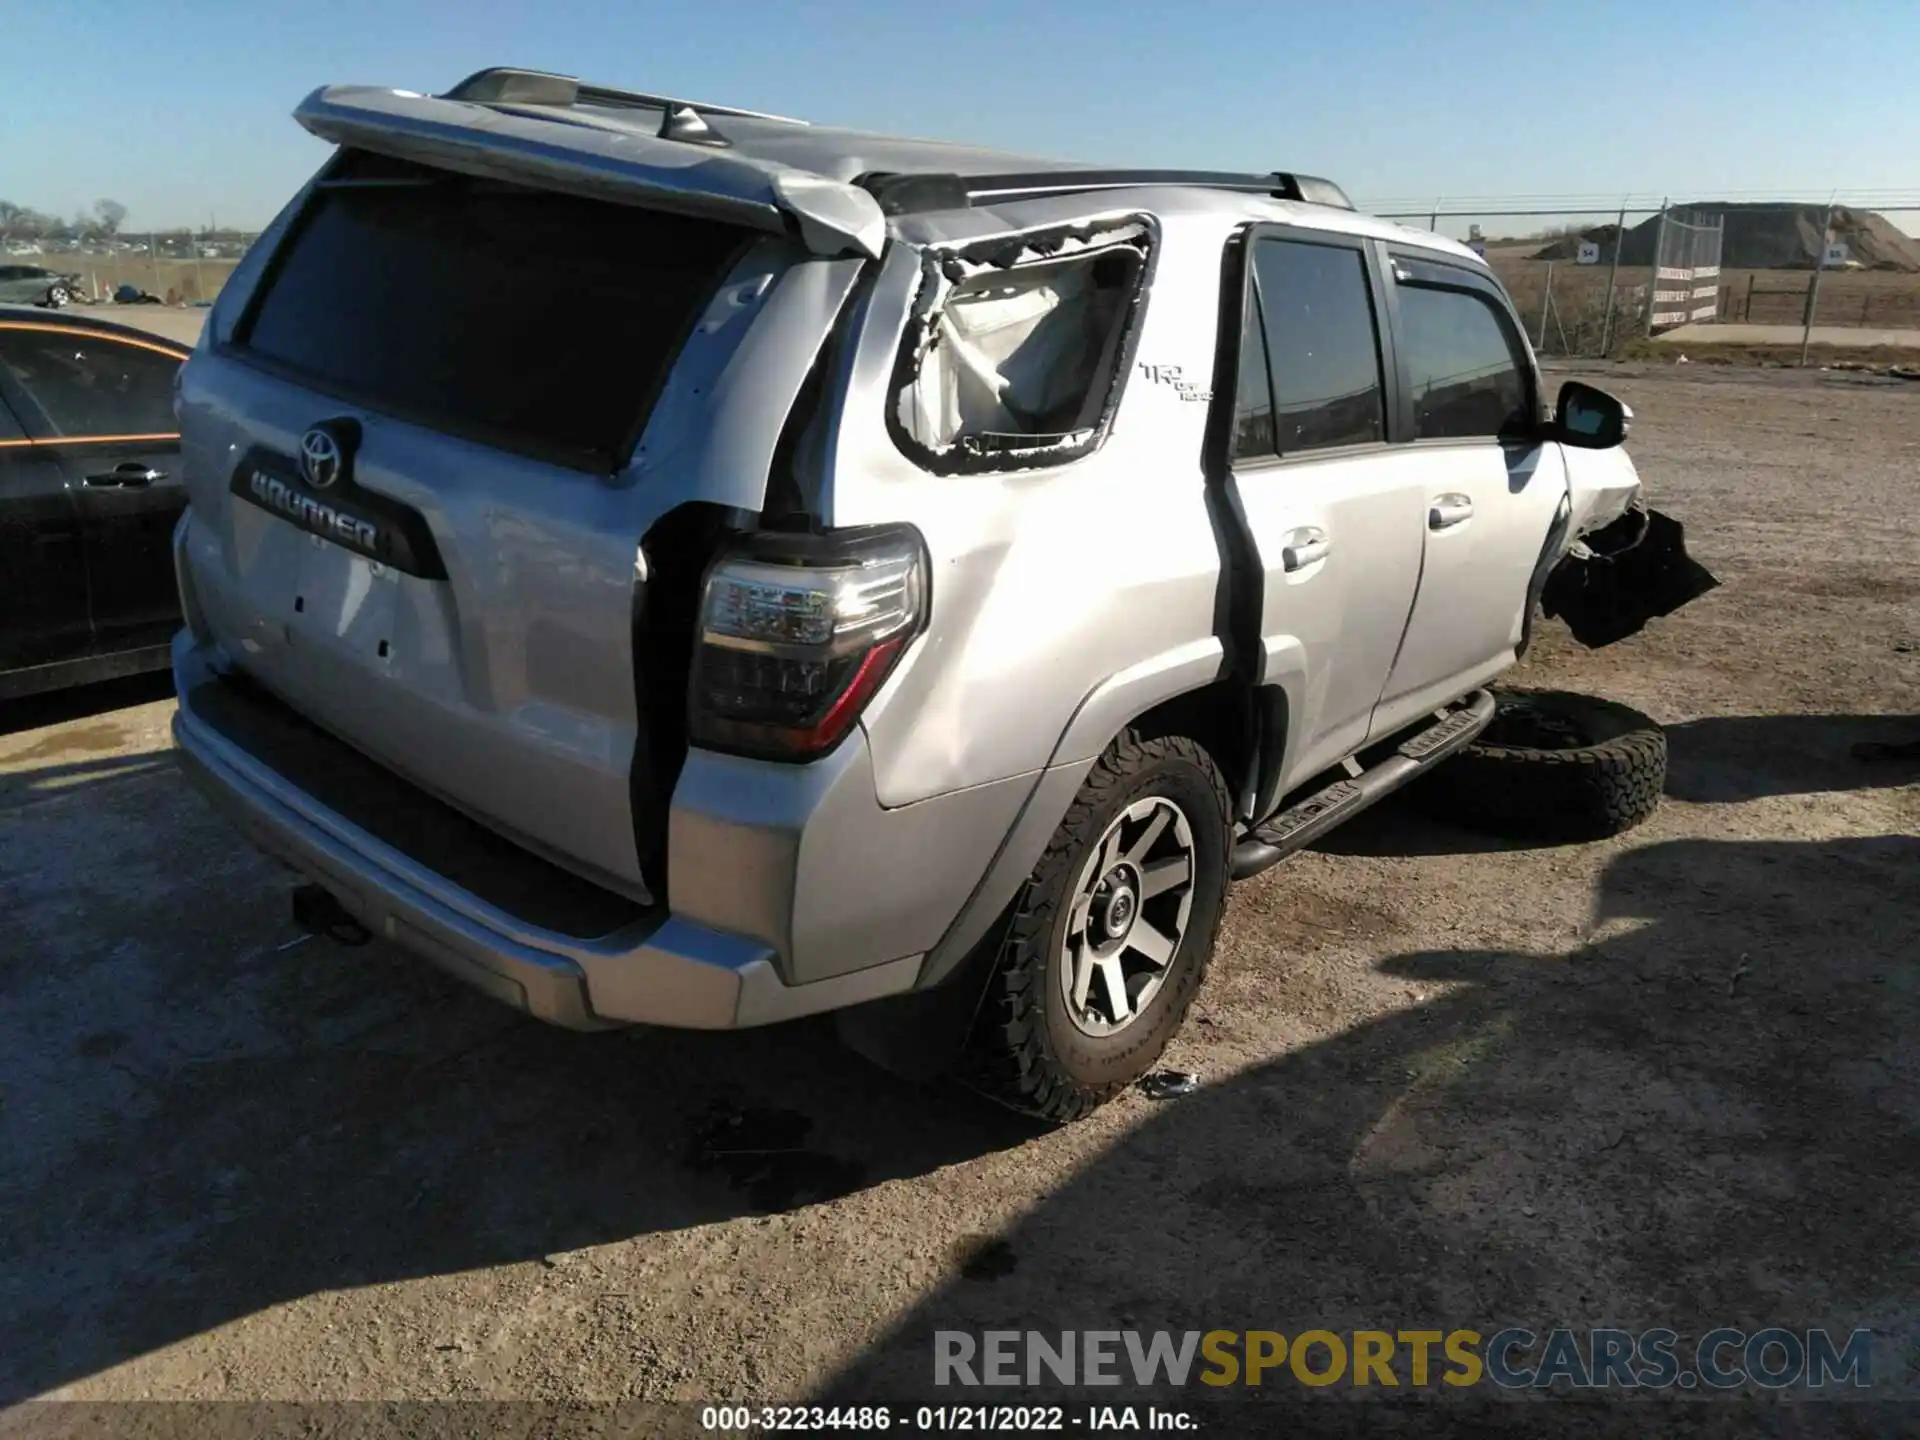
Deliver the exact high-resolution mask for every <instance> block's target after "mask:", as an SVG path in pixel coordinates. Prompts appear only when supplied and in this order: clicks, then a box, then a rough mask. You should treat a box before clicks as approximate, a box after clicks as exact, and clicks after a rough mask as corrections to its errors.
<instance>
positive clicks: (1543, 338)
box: [1533, 241, 1579, 354]
mask: <svg viewBox="0 0 1920 1440" xmlns="http://www.w3.org/2000/svg"><path fill="white" fill-rule="evenodd" d="M1575 243H1576V244H1577V243H1579V242H1577V241H1576V242H1575ZM1552 309H1553V261H1551V260H1549V261H1547V293H1546V294H1545V295H1544V296H1543V297H1542V298H1541V300H1540V343H1539V344H1538V345H1536V346H1534V347H1533V349H1534V353H1535V354H1540V353H1542V352H1544V351H1545V350H1546V348H1547V315H1548V314H1549V313H1550V312H1551V311H1552Z"/></svg>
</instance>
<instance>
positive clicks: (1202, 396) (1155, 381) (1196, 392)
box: [1140, 361, 1213, 401]
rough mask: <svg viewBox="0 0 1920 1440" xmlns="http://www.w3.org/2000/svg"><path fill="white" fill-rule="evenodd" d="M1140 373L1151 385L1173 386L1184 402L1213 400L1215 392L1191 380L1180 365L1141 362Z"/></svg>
mask: <svg viewBox="0 0 1920 1440" xmlns="http://www.w3.org/2000/svg"><path fill="white" fill-rule="evenodd" d="M1140 373H1141V374H1142V375H1144V376H1145V377H1146V379H1147V383H1148V384H1149V385H1171V386H1172V387H1173V388H1174V391H1175V393H1176V394H1178V395H1179V397H1180V398H1181V399H1182V400H1202V401H1205V400H1211V399H1212V398H1213V391H1212V390H1210V389H1208V388H1207V387H1206V386H1205V385H1202V384H1200V383H1199V382H1198V381H1195V380H1189V379H1187V378H1186V375H1185V374H1184V373H1183V372H1182V371H1181V368H1180V367H1179V366H1178V365H1149V364H1147V363H1146V362H1145V361H1142V362H1140Z"/></svg>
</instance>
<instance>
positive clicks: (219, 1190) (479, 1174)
mask: <svg viewBox="0 0 1920 1440" xmlns="http://www.w3.org/2000/svg"><path fill="white" fill-rule="evenodd" d="M183 857H184V858H183ZM290 886H291V881H290V880H289V879H287V878H285V877H284V876H283V874H282V872H280V871H278V870H277V869H276V868H275V867H273V866H272V865H271V864H270V863H269V862H267V861H265V860H263V859H261V858H260V857H259V856H257V855H255V854H254V853H253V852H252V851H250V850H249V849H247V848H246V846H245V845H244V843H243V842H241V841H239V840H238V838H237V837H236V836H235V835H234V834H233V833H232V831H231V830H230V829H229V828H228V827H227V826H226V824H225V823H224V822H223V821H222V820H221V819H220V818H219V817H218V816H217V815H216V814H215V813H214V812H213V811H212V809H211V808H210V807H209V806H207V805H206V804H205V803H204V802H202V801H201V800H200V799H199V797H198V796H197V795H195V794H193V793H192V792H191V791H190V790H189V789H188V787H187V786H186V785H185V784H184V782H183V781H182V779H181V778H180V777H179V776H178V775H177V774H176V773H172V772H171V767H163V768H156V769H154V770H152V771H150V772H149V773H146V774H142V775H138V776H135V777H133V778H130V779H127V780H126V781H124V782H116V783H115V784H112V785H98V784H88V783H86V782H85V781H79V782H76V784H75V786H74V788H69V789H66V790H60V791H53V792H49V793H47V794H46V795H45V797H44V798H41V799H37V800H35V801H33V802H31V803H30V804H28V805H24V806H21V807H18V808H17V809H16V810H15V811H13V812H12V813H10V814H7V815H0V1154H4V1155H5V1156H6V1160H5V1163H4V1164H0V1404H6V1403H12V1402H15V1401H19V1400H23V1399H26V1398H29V1397H32V1396H35V1395H39V1394H42V1393H44V1392H46V1391H47V1390H49V1389H50V1388H53V1387H57V1386H60V1385H62V1384H64V1383H67V1382H71V1381H74V1380H78V1379H81V1378H84V1377H86V1376H89V1375H93V1374H96V1373H97V1372H99V1371H101V1370H102V1369H104V1368H106V1367H110V1366H112V1365H115V1364H116V1363H119V1362H121V1361H124V1360H127V1359H129V1358H131V1357H133V1356H137V1355H140V1354H143V1353H146V1352H148V1351H151V1350H153V1349H155V1348H156V1347H160V1346H165V1345H168V1344H170V1343H172V1342H175V1341H179V1340H181V1339H183V1338H185V1337H188V1336H191V1335H194V1334H196V1333H199V1332H201V1331H204V1330H206V1329H208V1328H210V1327H214V1326H219V1325H223V1324H226V1323H228V1322H231V1321H233V1320H235V1319H237V1318H240V1317H243V1316H246V1315H249V1314H253V1313H255V1312H257V1311H259V1310H261V1309H262V1308H264V1307H267V1306H271V1305H274V1304H276V1303H278V1302H281V1301H286V1300H291V1299H295V1298H298V1297H301V1296H306V1295H311V1294H314V1293H317V1292H324V1291H331V1290H340V1289H348V1288H352V1287H356V1286H363V1285H369V1284H377V1283H383V1282H392V1281H399V1280H404V1279H407V1278H409V1277H417V1276H425V1275H442V1274H452V1273H457V1272H461V1271H466V1270H471V1269H475V1268H481V1267H488V1266H496V1265H502V1264H510V1263H514V1262H532V1263H541V1262H543V1260H544V1259H545V1257H549V1256H552V1255H555V1254H556V1253H557V1252H563V1251H569V1250H576V1249H580V1248H583V1247H586V1246H591V1245H597V1244H604V1243H608V1242H612V1241H617V1240H625V1239H628V1238H631V1237H633V1236H636V1235H642V1234H645V1233H648V1232H655V1231H671V1230H679V1229H684V1228H687V1227H690V1226H696V1225H701V1224H706V1223H710V1222H714V1221H719V1220H725V1219H730V1218H733V1217H737V1216H742V1215H749V1214H756V1213H765V1212H768V1211H773V1210H781V1209H786V1208H790V1207H796V1206H800V1205H804V1204H807V1203H810V1202H814V1201H818V1200H822V1199H827V1198H832V1197H834V1196H838V1195H842V1194H846V1193H849V1192H852V1191H856V1190H860V1189H862V1188H864V1187H867V1186H872V1185H877V1184H880V1183H882V1182H884V1181H886V1180H888V1179H891V1178H894V1177H896V1176H911V1175H918V1174H923V1173H926V1172H928V1171H931V1170H934V1169H937V1168H939V1167H942V1166H946V1165H950V1164H952V1163H954V1162H956V1161H959V1160H965V1159H969V1158H972V1157H975V1156H979V1155H982V1154H986V1153H989V1152H992V1151H995V1150H999V1149H1003V1148H1007V1147H1011V1146H1015V1145H1018V1144H1020V1143H1021V1142H1023V1141H1024V1140H1026V1139H1028V1138H1030V1137H1031V1136H1032V1135H1033V1134H1035V1133H1036V1131H1035V1127H1034V1126H1032V1125H1031V1124H1029V1123H1028V1122H1025V1121H1022V1120H1020V1119H1018V1118H1017V1117H1015V1116H1013V1115H1011V1114H1009V1113H1007V1112H1004V1111H1002V1110H999V1109H998V1108H995V1107H992V1106H989V1105H987V1104H985V1103H984V1102H981V1101H977V1100H975V1099H973V1098H971V1097H968V1096H964V1095H958V1094H954V1093H951V1092H948V1091H945V1090H941V1091H936V1092H926V1091H920V1090H917V1089H915V1088H914V1087H911V1086H908V1085H905V1084H903V1083H900V1082H898V1081H895V1080H893V1079H891V1078H889V1077H887V1076H885V1075H883V1074H881V1073H880V1072H878V1071H876V1070H874V1069H872V1068H870V1067H869V1066H867V1065H866V1064H865V1063H864V1062H862V1061H860V1060H859V1059H857V1058H856V1057H854V1056H853V1055H851V1054H850V1053H848V1052H847V1051H845V1050H844V1049H842V1048H841V1047H840V1046H839V1045H838V1044H837V1043H836V1042H835V1040H834V1038H833V1036H832V1033H831V1025H830V1023H828V1022H825V1021H808V1022H800V1023H796V1024H791V1025H786V1026H781V1027H777V1028H774V1029H769V1030H763V1031H755V1032H752V1033H750V1034H740V1035H728V1034H701V1033H691V1032H676V1031H664V1030H628V1031H613V1032H605V1033H599V1034H575V1033H570V1032H565V1031H560V1030H555V1029H551V1028H549V1027H547V1026H544V1025H541V1024H538V1023H536V1022H533V1021H531V1020H526V1019H523V1018H522V1017H520V1016H518V1015H516V1014H515V1013H514V1012H512V1011H510V1010H507V1009H505V1008H504V1007H501V1006H499V1005H497V1004H496V1003H494V1002H492V1001H490V1000H487V999H485V998H483V997H480V996H478V995H476V994H474V993H473V992H471V991H469V990H468V989H466V988H465V987H463V986H461V985H460V984H459V983H457V982H456V981H454V980H452V979H450V978H447V977H444V976H442V975H440V974H439V973H438V972H437V971H435V970H433V969H431V968H430V967H426V966H422V965H421V964H419V962H417V961H415V960H413V959H411V958H410V957H406V956H403V955H400V954H398V953H396V952H394V951H392V950H390V949H387V948H386V947H384V946H382V945H379V944H372V945H367V946H363V947H358V948H346V947H342V946H339V945H337V944H336V943H335V942H333V941H331V940H328V939H323V938H302V937H301V936H300V934H299V932H298V931H296V930H295V929H294V927H293V926H292V924H291V921H290V919H289V918H288V907H287V902H286V899H285V896H286V893H287V891H288V890H289V888H290ZM223 897H225V898H224V901H223Z"/></svg>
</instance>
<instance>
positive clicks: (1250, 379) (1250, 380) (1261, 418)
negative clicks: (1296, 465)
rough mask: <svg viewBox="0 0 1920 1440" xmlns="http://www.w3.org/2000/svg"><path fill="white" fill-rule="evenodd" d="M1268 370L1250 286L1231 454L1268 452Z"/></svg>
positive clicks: (1242, 332)
mask: <svg viewBox="0 0 1920 1440" xmlns="http://www.w3.org/2000/svg"><path fill="white" fill-rule="evenodd" d="M1272 383H1273V382H1272V380H1271V379H1270V378H1269V376H1268V374H1267V337H1266V336H1265V335H1264V334H1262V333H1261V328H1260V302H1259V300H1258V299H1257V297H1256V296H1255V294H1254V289H1253V286H1251V285H1249V286H1248V287H1247V303H1246V309H1245V311H1244V313H1242V315H1241V317H1240V380H1239V386H1238V389H1237V391H1236V393H1235V396H1234V403H1233V458H1234V459H1236V460H1244V459H1246V458H1248V457H1249V456H1260V455H1271V454H1273V453H1274V444H1273V389H1272Z"/></svg>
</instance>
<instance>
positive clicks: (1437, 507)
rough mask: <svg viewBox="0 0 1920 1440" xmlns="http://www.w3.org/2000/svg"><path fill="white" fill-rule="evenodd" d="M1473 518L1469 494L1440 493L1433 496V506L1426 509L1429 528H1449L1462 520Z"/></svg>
mask: <svg viewBox="0 0 1920 1440" xmlns="http://www.w3.org/2000/svg"><path fill="white" fill-rule="evenodd" d="M1472 518H1473V497H1472V496H1471V495H1440V496H1436V497H1435V498H1434V502H1433V508H1432V509H1431V510H1429V511H1427V528H1428V529H1429V530H1450V529H1452V528H1453V527H1454V526H1455V525H1458V524H1460V523H1461V522H1462V521H1466V520H1471V519H1472Z"/></svg>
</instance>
